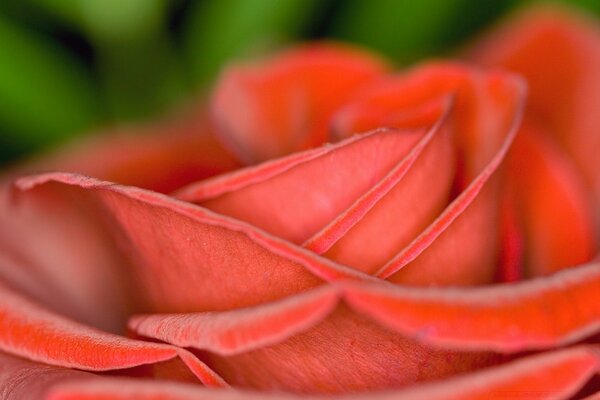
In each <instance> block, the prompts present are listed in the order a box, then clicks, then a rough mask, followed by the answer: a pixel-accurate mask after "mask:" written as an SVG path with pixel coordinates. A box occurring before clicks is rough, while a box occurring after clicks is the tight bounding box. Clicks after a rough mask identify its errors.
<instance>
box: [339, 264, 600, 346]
mask: <svg viewBox="0 0 600 400" xmlns="http://www.w3.org/2000/svg"><path fill="white" fill-rule="evenodd" d="M345 298H346V301H347V302H348V303H349V304H350V305H351V307H352V308H353V309H356V310H358V311H360V312H362V313H364V314H366V315H368V316H370V317H372V318H374V319H375V320H377V321H379V322H381V323H383V324H384V325H386V326H388V327H390V328H392V329H394V330H396V331H398V332H401V333H403V334H405V335H409V336H410V337H414V338H416V339H417V340H419V341H422V342H424V343H428V344H431V345H437V346H443V347H444V348H455V349H472V350H493V351H499V352H518V351H524V350H532V349H542V348H549V347H554V346H559V345H564V344H568V343H573V342H575V341H578V340H581V339H583V338H585V337H588V336H592V335H594V334H596V333H598V332H599V331H600V265H599V264H591V265H588V266H581V267H579V268H577V269H572V270H567V271H565V272H561V273H557V274H555V275H553V276H551V277H547V278H539V279H537V280H532V281H527V282H523V283H518V284H507V285H498V286H496V287H486V288H477V289H470V290H459V289H429V290H427V289H413V288H400V287H394V286H389V287H385V286H382V285H373V284H367V285H350V286H348V288H347V289H346V297H345Z"/></svg>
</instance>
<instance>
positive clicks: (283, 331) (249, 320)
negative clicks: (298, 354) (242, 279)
mask: <svg viewBox="0 0 600 400" xmlns="http://www.w3.org/2000/svg"><path fill="white" fill-rule="evenodd" d="M337 301H338V295H337V291H336V290H335V288H334V287H331V286H324V287H321V288H317V289H314V290H311V291H309V292H305V293H302V294H299V295H296V296H293V297H290V298H286V299H283V300H280V301H278V302H274V303H269V304H266V305H261V306H256V307H253V308H248V309H239V310H233V311H224V312H219V313H214V312H209V313H195V314H149V315H138V316H133V317H132V318H131V319H130V320H129V328H130V329H132V330H133V331H134V332H136V333H137V334H139V335H142V336H145V337H150V338H154V339H159V340H162V341H165V342H168V343H171V344H174V345H177V346H181V347H194V348H196V349H202V350H208V351H211V352H214V353H218V354H223V355H231V354H237V353H240V352H246V351H250V350H254V349H256V348H258V347H262V346H265V345H269V344H273V343H277V342H280V341H282V340H284V339H286V338H288V337H289V336H291V335H294V334H297V333H299V332H302V331H305V330H307V329H309V328H311V327H312V326H314V325H316V324H317V323H319V322H320V321H321V320H323V319H324V318H325V317H326V316H327V315H328V314H330V313H331V312H332V311H333V309H334V308H335V306H336V305H337Z"/></svg>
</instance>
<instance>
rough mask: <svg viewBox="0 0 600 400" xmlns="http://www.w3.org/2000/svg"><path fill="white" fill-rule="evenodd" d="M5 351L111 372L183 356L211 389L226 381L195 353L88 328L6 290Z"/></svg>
mask: <svg viewBox="0 0 600 400" xmlns="http://www.w3.org/2000/svg"><path fill="white" fill-rule="evenodd" d="M0 300H1V301H0V350H2V351H5V352H7V353H9V354H14V355H19V356H21V357H24V358H27V359H30V360H34V361H39V362H43V363H46V364H49V365H55V366H61V367H70V368H78V369H83V370H87V371H111V370H119V369H126V368H131V367H136V366H139V365H144V364H153V363H159V362H162V361H166V360H170V359H172V358H175V357H177V356H180V358H181V359H182V361H183V362H184V363H185V364H186V365H189V366H190V369H191V370H192V372H193V373H194V374H195V375H196V376H197V377H198V378H199V379H200V380H201V381H202V382H203V383H205V384H207V385H211V386H213V385H216V386H221V385H224V382H223V381H222V380H221V378H220V377H218V376H217V375H216V374H215V373H214V372H212V371H211V370H210V369H209V368H208V367H206V365H204V364H203V363H202V362H200V361H199V360H197V359H196V358H195V357H193V356H192V355H191V354H188V353H184V352H183V351H182V350H178V349H176V348H173V347H171V346H167V345H162V344H155V343H148V342H143V341H139V340H134V339H128V338H126V337H123V336H118V335H113V334H109V333H106V332H102V331H100V330H97V329H94V328H91V327H87V326H85V325H82V324H79V323H77V322H74V321H71V320H69V319H67V318H64V317H62V316H59V315H57V314H54V313H52V312H50V311H47V310H45V309H43V308H41V307H39V306H37V305H36V304H34V303H32V302H30V301H29V300H27V299H26V298H24V297H22V296H20V295H18V294H16V293H14V292H12V290H10V289H8V288H7V287H4V286H0Z"/></svg>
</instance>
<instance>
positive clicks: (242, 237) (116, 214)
mask: <svg viewBox="0 0 600 400" xmlns="http://www.w3.org/2000/svg"><path fill="white" fill-rule="evenodd" d="M18 186H19V187H20V188H21V189H29V190H26V191H24V192H17V193H16V198H17V200H18V199H22V200H26V199H27V198H29V197H32V196H33V197H35V196H37V195H38V194H39V192H38V190H42V189H45V190H50V191H52V192H56V193H69V194H70V196H72V197H71V198H72V199H74V201H77V202H82V201H86V202H91V203H93V204H94V206H95V208H94V209H93V210H92V211H91V213H92V214H94V213H95V214H96V215H100V216H102V217H103V218H102V222H103V223H101V224H100V225H99V226H98V230H101V229H105V228H106V225H108V228H109V230H110V231H112V232H113V234H114V235H115V238H116V239H118V240H120V243H121V246H122V249H123V251H124V252H125V254H126V255H127V256H128V257H129V259H130V260H131V264H132V267H133V275H134V276H135V277H136V280H137V282H138V284H139V285H140V287H141V288H142V292H141V293H142V295H141V296H142V297H145V300H146V303H147V305H146V307H147V309H148V310H153V311H159V312H161V311H162V312H182V311H204V310H227V309H232V308H236V307H243V306H249V305H254V304H258V303H263V302H267V301H272V300H275V299H279V298H281V297H285V296H286V295H289V294H292V293H297V292H299V291H302V290H307V289H309V288H311V287H315V286H317V285H318V284H319V283H322V282H323V280H336V279H366V278H368V277H367V276H363V275H362V274H360V273H359V272H355V271H353V270H351V269H349V268H346V267H344V266H341V265H338V264H335V263H332V262H330V261H328V260H327V259H324V258H321V257H318V256H317V255H315V254H314V253H311V252H309V251H306V250H303V249H302V248H301V247H299V246H295V245H293V244H291V243H289V242H286V241H284V240H281V239H279V238H276V237H273V236H270V235H268V234H266V233H264V232H262V231H260V230H257V229H255V228H253V227H252V226H249V225H247V224H244V223H241V222H238V221H235V220H233V219H229V218H227V217H224V216H221V215H219V214H214V213H212V212H210V211H209V210H207V209H203V208H200V207H198V206H195V205H192V204H189V203H184V202H181V201H177V200H175V199H173V198H171V197H168V196H164V195H161V194H158V193H156V192H151V191H146V190H143V189H139V188H134V187H128V186H121V185H117V184H114V183H110V182H103V181H99V180H95V179H93V178H87V177H83V176H80V175H74V174H65V173H49V174H42V175H38V176H32V177H26V178H21V179H20V180H19V181H18ZM17 204H18V202H17ZM94 210H95V211H94ZM157 276H159V277H160V279H156V277H157ZM144 295H145V296H144Z"/></svg>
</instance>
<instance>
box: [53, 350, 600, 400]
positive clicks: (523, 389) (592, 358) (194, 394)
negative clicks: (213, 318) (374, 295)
mask: <svg viewBox="0 0 600 400" xmlns="http://www.w3.org/2000/svg"><path fill="white" fill-rule="evenodd" d="M599 370H600V357H599V356H598V348H597V347H592V346H581V347H577V348H572V349H566V350H559V351H555V352H551V353H546V354H540V355H536V356H531V357H527V358H525V359H522V360H517V361H514V362H511V363H507V364H505V365H502V366H499V367H494V368H489V369H487V370H484V371H478V372H475V373H472V374H467V375H465V376H461V377H457V378H452V379H448V380H445V381H441V382H435V383H431V384H426V385H421V386H417V387H414V388H409V389H405V390H400V391H395V392H383V393H369V394H353V395H342V396H337V397H331V396H327V397H323V396H306V395H302V396H294V395H289V394H279V393H277V394H275V393H255V392H243V391H236V390H227V391H224V390H210V389H205V388H198V387H195V386H190V385H182V384H173V383H163V382H149V381H140V380H131V379H114V378H113V379H103V380H102V381H100V380H93V381H92V380H89V381H78V382H72V383H63V384H60V385H57V386H56V387H55V389H54V390H53V391H52V394H51V396H50V397H49V400H75V399H77V400H100V399H107V398H110V399H112V400H128V399H136V400H138V399H139V400H150V399H152V400H160V399H172V400H188V399H190V400H191V399H206V400H257V399H268V400H298V399H310V400H325V399H332V398H333V399H339V400H367V399H368V400H392V399H402V400H453V399H460V400H476V399H495V398H515V397H522V396H532V395H533V396H535V398H536V399H540V400H550V399H566V398H570V396H572V395H573V394H575V393H576V392H577V390H578V389H579V388H580V387H581V386H582V385H583V384H584V383H585V381H586V380H588V379H589V378H590V377H591V376H592V375H594V374H595V373H596V374H597V373H598V371H599ZM595 398H596V397H593V396H592V397H590V399H595ZM586 400H587V399H586Z"/></svg>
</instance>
